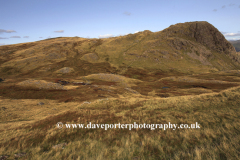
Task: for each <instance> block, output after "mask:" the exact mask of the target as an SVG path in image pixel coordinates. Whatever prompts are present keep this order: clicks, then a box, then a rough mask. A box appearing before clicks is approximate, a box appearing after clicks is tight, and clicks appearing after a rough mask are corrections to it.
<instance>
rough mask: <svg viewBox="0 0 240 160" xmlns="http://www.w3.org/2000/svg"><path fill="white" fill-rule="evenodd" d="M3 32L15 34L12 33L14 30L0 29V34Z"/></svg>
mask: <svg viewBox="0 0 240 160" xmlns="http://www.w3.org/2000/svg"><path fill="white" fill-rule="evenodd" d="M3 32H5V33H12V32H16V31H14V30H5V29H0V33H3Z"/></svg>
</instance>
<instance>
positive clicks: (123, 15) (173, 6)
mask: <svg viewBox="0 0 240 160" xmlns="http://www.w3.org/2000/svg"><path fill="white" fill-rule="evenodd" d="M192 21H207V22H209V23H210V24H212V25H213V26H215V27H216V28H217V29H218V30H219V31H220V32H222V33H223V35H224V36H225V38H226V39H227V40H239V39H240V1H239V0H0V45H9V44H17V43H26V42H34V41H39V40H43V39H47V38H54V37H75V36H78V37H83V38H108V37H115V36H120V35H126V34H129V33H132V34H134V33H136V32H138V31H144V30H150V31H152V32H158V31H161V30H163V29H165V28H167V27H169V26H170V25H174V24H176V23H184V22H192Z"/></svg>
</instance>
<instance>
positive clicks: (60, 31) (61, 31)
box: [54, 30, 64, 33]
mask: <svg viewBox="0 0 240 160" xmlns="http://www.w3.org/2000/svg"><path fill="white" fill-rule="evenodd" d="M54 32H56V33H63V32H64V30H59V31H54Z"/></svg>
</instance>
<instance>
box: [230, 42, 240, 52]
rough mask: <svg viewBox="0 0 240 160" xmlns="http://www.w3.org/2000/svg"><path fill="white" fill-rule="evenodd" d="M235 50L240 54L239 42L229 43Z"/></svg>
mask: <svg viewBox="0 0 240 160" xmlns="http://www.w3.org/2000/svg"><path fill="white" fill-rule="evenodd" d="M229 42H230V43H231V44H232V45H233V46H234V47H235V49H236V51H237V52H240V40H237V41H229Z"/></svg>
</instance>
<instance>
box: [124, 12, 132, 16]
mask: <svg viewBox="0 0 240 160" xmlns="http://www.w3.org/2000/svg"><path fill="white" fill-rule="evenodd" d="M123 14H125V15H126V16H130V15H131V13H130V12H124V13H123Z"/></svg>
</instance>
